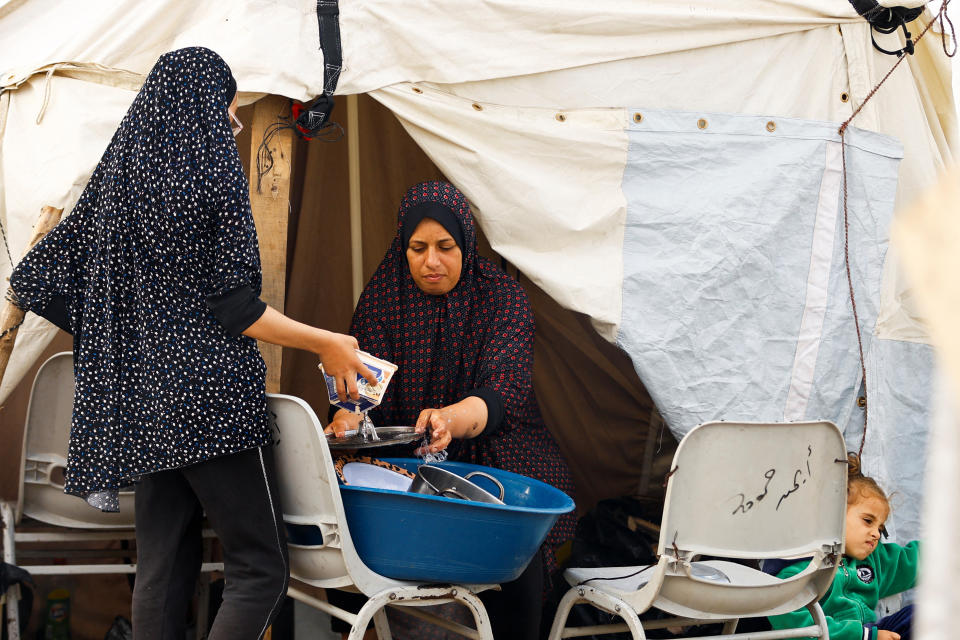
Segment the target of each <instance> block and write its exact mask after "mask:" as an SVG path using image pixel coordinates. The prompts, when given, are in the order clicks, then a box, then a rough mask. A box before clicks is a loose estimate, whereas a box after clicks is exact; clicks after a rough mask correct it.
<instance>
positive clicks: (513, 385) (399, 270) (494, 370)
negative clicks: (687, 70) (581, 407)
mask: <svg viewBox="0 0 960 640" xmlns="http://www.w3.org/2000/svg"><path fill="white" fill-rule="evenodd" d="M350 333H351V334H352V335H354V336H356V338H357V340H358V342H359V343H360V348H361V349H363V350H364V351H368V352H369V353H371V354H373V355H374V356H377V357H379V358H383V359H384V360H388V361H390V362H393V363H395V364H397V365H398V367H399V368H398V370H397V373H396V374H395V375H394V377H393V380H392V381H391V382H390V385H389V387H388V388H387V392H386V395H385V397H384V399H383V401H382V402H381V404H380V406H378V407H376V408H375V409H373V410H371V411H370V417H371V418H372V419H373V422H374V424H377V425H409V424H414V425H416V428H417V430H418V431H421V432H422V431H429V433H430V436H431V441H430V445H429V450H430V451H431V452H437V451H440V450H444V449H446V450H447V451H448V453H449V459H451V460H458V461H462V462H469V463H473V464H480V465H485V466H490V467H496V468H499V469H505V470H507V471H512V472H515V473H519V474H523V475H526V476H530V477H533V478H536V479H538V480H541V481H544V482H547V483H548V484H551V485H553V486H555V487H557V488H559V489H561V490H563V491H565V492H567V493H568V494H572V492H573V482H572V479H571V475H570V471H569V469H568V468H567V465H566V462H565V461H564V460H563V457H562V455H561V454H560V450H559V448H558V447H557V444H556V442H555V441H554V440H553V437H552V436H551V435H550V432H549V431H548V430H547V427H546V425H545V424H544V422H543V419H542V417H541V416H540V410H539V408H538V406H537V400H536V396H535V395H534V391H533V338H534V323H533V313H532V312H531V309H530V304H529V302H528V301H527V297H526V294H525V293H524V291H523V288H522V287H521V286H520V285H519V283H517V282H516V281H515V280H513V279H512V278H511V277H510V276H508V275H507V274H506V273H504V272H503V271H502V270H501V269H499V268H497V267H496V266H495V265H494V264H493V263H491V262H490V261H489V260H486V259H484V258H482V257H480V256H479V255H477V245H476V233H475V230H474V223H473V216H472V214H471V212H470V206H469V205H468V203H467V201H466V198H465V197H464V195H463V194H462V193H461V192H460V191H459V190H457V189H456V188H455V187H454V186H452V185H450V184H448V183H445V182H426V183H423V184H419V185H416V186H414V187H412V188H411V189H410V190H409V191H408V192H407V194H406V196H405V197H404V199H403V202H402V203H401V205H400V211H399V214H398V224H397V235H396V236H395V237H394V239H393V242H392V244H391V245H390V248H389V249H388V250H387V254H386V256H384V258H383V261H382V262H381V263H380V266H379V267H378V268H377V270H376V272H375V273H374V275H373V277H372V278H371V280H370V282H369V284H368V285H367V286H366V288H365V289H364V291H363V293H362V295H361V296H360V300H359V302H358V303H357V309H356V311H355V312H354V316H353V322H352V324H351V329H350ZM359 419H360V417H359V416H357V415H356V414H352V413H351V412H349V411H346V410H340V411H338V412H337V413H336V414H334V415H333V417H332V421H331V423H330V425H329V426H328V427H327V431H333V432H334V433H336V434H342V433H343V432H344V431H346V430H348V429H356V428H357V426H358V422H359ZM573 528H574V517H573V515H572V514H568V515H566V516H563V517H561V518H560V520H558V521H557V524H556V525H555V526H554V528H553V530H552V531H551V532H550V534H549V535H548V536H547V540H546V542H545V543H544V545H543V547H542V549H541V553H540V554H538V555H537V556H536V557H534V559H533V561H531V563H530V565H529V566H528V567H527V569H526V570H525V571H524V573H523V574H522V575H521V576H520V577H519V578H518V579H517V580H515V581H514V582H512V583H509V584H505V585H503V591H501V592H495V591H489V592H484V593H482V594H481V596H480V597H481V599H482V600H483V601H484V604H485V606H486V607H487V610H488V612H489V613H490V617H491V621H492V623H493V632H494V636H495V637H497V638H536V637H537V634H538V632H539V624H540V612H541V606H542V599H541V595H542V592H543V591H545V587H546V583H545V582H544V576H545V575H546V576H547V577H549V574H550V571H551V570H552V569H553V568H554V567H555V566H556V561H555V558H554V553H553V552H554V549H555V548H556V546H558V545H559V544H561V543H562V542H564V541H565V540H567V539H569V538H572V537H573Z"/></svg>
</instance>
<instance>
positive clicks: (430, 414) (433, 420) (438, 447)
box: [414, 409, 453, 455]
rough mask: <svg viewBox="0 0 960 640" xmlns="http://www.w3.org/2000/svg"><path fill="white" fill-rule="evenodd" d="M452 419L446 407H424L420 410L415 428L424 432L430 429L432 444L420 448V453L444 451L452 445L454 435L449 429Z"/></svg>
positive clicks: (419, 431) (418, 431)
mask: <svg viewBox="0 0 960 640" xmlns="http://www.w3.org/2000/svg"><path fill="white" fill-rule="evenodd" d="M450 420H451V418H450V417H449V416H447V410H446V409H424V410H423V411H421V412H420V416H419V417H418V418H417V424H416V425H415V428H414V430H415V431H416V432H417V433H424V432H425V431H427V430H428V429H429V430H430V446H429V447H422V448H421V449H419V450H418V451H417V453H418V454H419V455H422V454H424V453H428V452H429V453H436V452H438V451H443V450H444V449H446V448H447V447H448V446H450V443H451V442H452V441H453V435H452V434H451V433H450V429H449V426H450Z"/></svg>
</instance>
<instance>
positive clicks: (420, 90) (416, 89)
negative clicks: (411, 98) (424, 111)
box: [413, 87, 423, 93]
mask: <svg viewBox="0 0 960 640" xmlns="http://www.w3.org/2000/svg"><path fill="white" fill-rule="evenodd" d="M413 92H414V93H423V89H421V88H420V87H414V88H413Z"/></svg>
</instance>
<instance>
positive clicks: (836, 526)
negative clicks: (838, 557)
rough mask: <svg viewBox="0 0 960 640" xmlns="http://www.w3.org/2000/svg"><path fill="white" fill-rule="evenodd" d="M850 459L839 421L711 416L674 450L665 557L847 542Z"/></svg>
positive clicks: (781, 553)
mask: <svg viewBox="0 0 960 640" xmlns="http://www.w3.org/2000/svg"><path fill="white" fill-rule="evenodd" d="M846 486H847V465H846V448H845V445H844V441H843V436H842V435H841V434H840V431H839V430H838V429H837V427H836V426H835V425H834V424H832V423H830V422H825V421H824V422H793V423H749V422H710V423H705V424H702V425H700V426H698V427H695V428H694V429H692V430H691V431H690V432H689V433H688V434H687V435H686V437H684V438H683V440H682V441H681V442H680V445H679V446H678V448H677V452H676V454H675V455H674V459H673V466H672V468H671V475H670V477H669V481H668V485H667V493H666V498H665V504H664V511H663V520H662V523H661V530H660V544H659V549H658V553H659V554H660V555H663V554H665V553H666V554H668V555H671V556H672V555H675V549H676V550H679V551H680V552H681V554H682V555H683V554H684V552H686V555H690V554H692V555H711V556H719V557H726V558H755V559H762V558H790V557H801V556H810V555H813V554H814V553H815V552H818V551H822V550H824V549H837V548H838V546H839V547H840V548H842V544H843V530H844V523H845V516H846Z"/></svg>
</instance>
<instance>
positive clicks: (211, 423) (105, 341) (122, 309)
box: [11, 48, 270, 511]
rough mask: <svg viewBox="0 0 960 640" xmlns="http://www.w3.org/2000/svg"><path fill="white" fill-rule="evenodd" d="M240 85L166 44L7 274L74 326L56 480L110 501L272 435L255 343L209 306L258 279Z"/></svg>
mask: <svg viewBox="0 0 960 640" xmlns="http://www.w3.org/2000/svg"><path fill="white" fill-rule="evenodd" d="M234 90H235V82H234V81H233V77H232V75H231V73H230V69H229V67H228V66H227V64H226V63H225V62H224V61H223V60H222V59H221V58H220V57H219V56H218V55H217V54H216V53H214V52H212V51H210V50H208V49H203V48H189V49H180V50H177V51H173V52H170V53H166V54H164V55H163V56H161V57H160V59H159V60H158V61H157V63H156V65H155V66H154V67H153V69H152V70H151V72H150V74H149V75H148V76H147V79H146V81H145V83H144V85H143V88H142V89H141V90H140V92H139V93H138V94H137V97H136V99H135V100H134V101H133V104H132V105H131V106H130V109H129V111H127V114H126V116H125V117H124V119H123V121H122V122H121V124H120V127H119V128H118V129H117V132H116V133H115V134H114V136H113V139H112V140H111V141H110V144H109V146H108V147H107V150H106V151H105V152H104V154H103V157H102V158H101V160H100V163H99V164H98V165H97V167H96V169H95V171H94V173H93V175H92V177H91V178H90V181H89V183H88V184H87V186H86V188H85V189H84V191H83V194H82V195H81V197H80V200H79V201H78V202H77V205H76V206H75V207H74V209H73V211H72V212H71V213H70V215H69V216H68V217H67V218H65V219H64V220H63V221H62V222H61V223H60V224H59V225H58V226H57V227H56V228H54V229H53V231H51V232H50V233H49V234H48V235H47V236H46V237H45V238H44V239H43V240H42V241H41V242H40V243H39V244H38V245H37V246H36V247H34V249H33V250H32V251H30V253H29V254H28V255H27V256H26V257H25V258H24V259H23V260H22V261H21V262H20V264H18V265H17V267H16V269H15V270H14V272H13V275H12V277H11V287H12V289H13V293H14V295H13V299H14V302H15V303H16V304H17V305H18V306H20V307H21V308H23V309H28V310H30V311H33V312H35V313H38V314H40V315H45V316H47V317H51V318H52V317H54V316H60V320H59V321H58V324H60V325H62V326H64V325H65V326H64V328H65V329H67V330H69V331H70V332H71V333H73V336H74V363H75V364H74V372H75V375H76V395H75V400H74V409H73V423H72V429H71V434H70V448H69V453H68V467H67V473H66V483H65V490H66V492H67V493H70V494H74V495H78V496H82V497H84V498H87V500H88V502H90V503H91V504H93V505H94V506H98V507H100V508H102V509H104V510H108V511H115V510H116V509H117V501H116V492H117V490H118V489H119V488H120V487H122V486H124V485H127V484H129V483H130V482H131V481H133V480H135V479H136V478H137V477H138V476H140V475H142V474H147V473H151V472H154V471H159V470H163V469H170V468H177V467H182V466H185V465H190V464H193V463H196V462H200V461H202V460H206V459H209V458H213V457H215V456H221V455H224V454H229V453H234V452H237V451H241V450H244V449H248V448H251V447H256V446H260V445H264V444H266V443H268V442H269V441H270V431H269V426H268V423H267V412H266V398H265V395H264V364H263V359H262V358H261V357H260V352H259V350H258V349H257V345H256V341H255V340H253V339H252V338H247V337H244V336H236V335H231V333H229V332H228V331H227V330H226V329H225V328H224V326H223V325H222V324H221V323H220V322H218V321H217V319H216V317H215V315H214V314H213V313H212V312H211V310H210V309H209V308H208V305H207V297H208V296H210V297H212V298H214V299H216V298H218V297H220V298H222V297H224V296H228V297H229V296H234V297H236V296H239V297H242V298H248V299H249V298H256V296H258V295H259V292H260V257H259V249H258V246H257V237H256V231H255V228H254V224H253V218H252V215H251V212H250V202H249V195H248V191H247V188H248V187H247V180H246V178H245V177H244V173H243V168H242V166H241V164H240V156H239V154H238V152H237V146H236V142H235V141H234V138H233V135H232V132H231V129H230V124H229V121H228V116H227V107H228V105H229V104H230V102H231V100H232V99H233V94H234ZM56 309H60V310H61V311H60V313H57V312H56Z"/></svg>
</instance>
